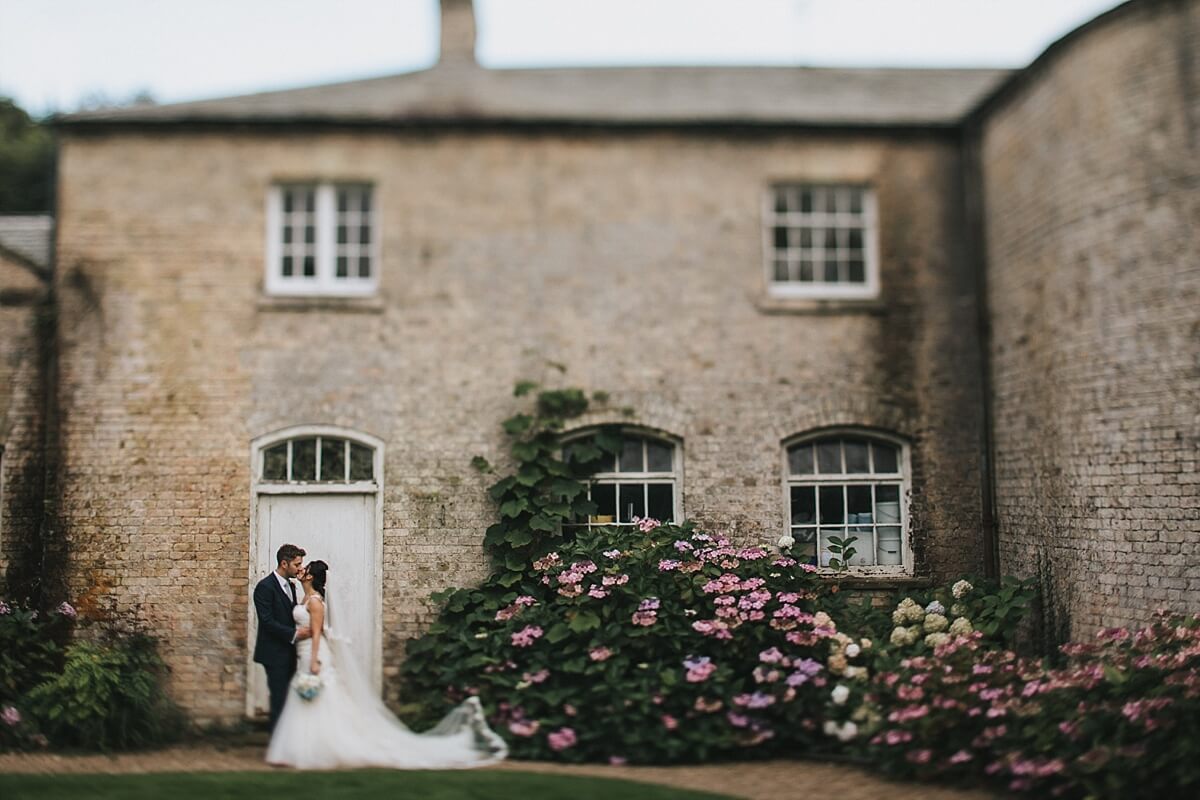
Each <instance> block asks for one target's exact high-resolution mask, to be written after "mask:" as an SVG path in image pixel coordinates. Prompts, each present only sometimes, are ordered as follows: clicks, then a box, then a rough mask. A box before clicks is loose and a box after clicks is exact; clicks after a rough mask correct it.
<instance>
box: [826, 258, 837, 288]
mask: <svg viewBox="0 0 1200 800" xmlns="http://www.w3.org/2000/svg"><path fill="white" fill-rule="evenodd" d="M826 252H828V251H826ZM824 280H825V281H826V282H827V283H837V281H838V262H837V259H836V258H833V257H831V256H828V255H826V257H825V278H824Z"/></svg>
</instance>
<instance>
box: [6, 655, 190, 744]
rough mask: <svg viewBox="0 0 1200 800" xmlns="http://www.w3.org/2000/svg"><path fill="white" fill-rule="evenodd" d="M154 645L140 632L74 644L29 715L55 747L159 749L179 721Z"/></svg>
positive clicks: (33, 697)
mask: <svg viewBox="0 0 1200 800" xmlns="http://www.w3.org/2000/svg"><path fill="white" fill-rule="evenodd" d="M164 672H165V665H164V664H163V661H162V659H161V658H160V657H159V655H158V651H157V642H156V640H155V639H154V638H153V637H151V636H149V635H147V634H145V633H140V632H133V633H116V634H111V633H110V634H109V635H108V636H105V637H104V638H102V639H101V640H100V641H77V642H75V643H73V644H71V645H70V646H69V647H68V648H67V650H66V654H65V660H64V664H63V668H62V671H61V672H60V673H58V674H56V675H53V676H52V677H50V678H49V679H48V680H46V681H44V682H43V683H41V684H39V685H38V686H37V687H35V688H34V689H33V690H32V691H31V692H30V693H29V695H28V699H27V702H28V706H29V710H30V713H31V714H32V715H33V716H34V718H35V719H36V720H37V721H38V722H39V723H40V725H41V728H42V732H43V733H44V734H45V735H46V736H47V737H48V738H49V740H50V742H52V743H53V744H54V745H55V746H57V747H80V748H86V749H98V750H123V749H129V748H137V747H146V746H149V745H154V744H163V743H165V742H169V741H172V740H173V739H175V738H177V736H178V735H179V733H181V731H182V717H181V715H180V713H179V711H178V710H177V709H176V708H175V707H174V706H173V704H172V703H171V702H170V701H169V700H168V698H167V696H166V694H165V693H164V691H163V687H162V678H163V673H164Z"/></svg>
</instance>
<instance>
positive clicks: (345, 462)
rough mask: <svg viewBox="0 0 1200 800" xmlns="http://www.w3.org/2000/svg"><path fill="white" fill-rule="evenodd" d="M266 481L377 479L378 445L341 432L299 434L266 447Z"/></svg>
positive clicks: (263, 473)
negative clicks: (342, 435)
mask: <svg viewBox="0 0 1200 800" xmlns="http://www.w3.org/2000/svg"><path fill="white" fill-rule="evenodd" d="M259 480H260V481H262V482H266V483H271V482H278V483H357V482H360V481H373V480H375V449H374V448H373V447H371V446H370V445H366V444H362V443H360V442H356V441H353V440H352V439H346V438H344V437H340V436H297V437H295V438H292V439H288V440H286V441H282V442H277V443H276V444H273V445H271V446H270V447H268V448H265V449H264V450H263V451H262V462H261V464H260V472H259Z"/></svg>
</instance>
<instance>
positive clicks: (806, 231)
mask: <svg viewBox="0 0 1200 800" xmlns="http://www.w3.org/2000/svg"><path fill="white" fill-rule="evenodd" d="M800 246H801V247H803V248H804V249H806V250H809V249H812V246H813V232H812V228H801V229H800Z"/></svg>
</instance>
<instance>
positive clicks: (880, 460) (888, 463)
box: [871, 442, 900, 473]
mask: <svg viewBox="0 0 1200 800" xmlns="http://www.w3.org/2000/svg"><path fill="white" fill-rule="evenodd" d="M871 450H872V451H873V453H872V455H874V457H875V471H876V472H891V473H895V472H899V471H900V467H899V466H898V464H899V462H898V460H897V452H896V448H894V447H892V446H891V445H888V444H880V443H878V442H875V443H874V444H872V445H871Z"/></svg>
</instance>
